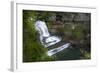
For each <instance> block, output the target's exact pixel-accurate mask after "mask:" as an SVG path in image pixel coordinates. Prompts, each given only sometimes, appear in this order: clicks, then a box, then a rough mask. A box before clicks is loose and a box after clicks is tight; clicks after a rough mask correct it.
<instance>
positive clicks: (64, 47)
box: [47, 43, 70, 56]
mask: <svg viewBox="0 0 100 73" xmlns="http://www.w3.org/2000/svg"><path fill="white" fill-rule="evenodd" d="M69 46H70V43H66V44H64V45H62V46H60V47H58V48H54V49H52V50H49V51H48V52H47V54H48V55H49V56H52V55H54V54H56V53H58V52H60V51H62V50H64V49H67V48H68V47H69Z"/></svg>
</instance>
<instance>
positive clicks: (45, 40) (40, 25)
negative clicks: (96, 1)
mask: <svg viewBox="0 0 100 73" xmlns="http://www.w3.org/2000/svg"><path fill="white" fill-rule="evenodd" d="M35 28H36V30H37V31H38V32H39V34H40V41H41V43H42V45H44V46H45V47H49V46H52V45H54V44H56V43H59V42H60V41H61V38H59V37H57V36H51V35H50V33H49V31H48V28H47V26H46V23H45V22H44V21H40V20H38V21H36V23H35ZM69 45H70V43H66V44H64V45H62V46H60V47H57V48H53V49H52V50H49V51H48V52H47V54H48V55H49V56H52V55H54V54H56V53H58V52H60V51H62V50H64V49H66V48H68V47H69Z"/></svg>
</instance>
